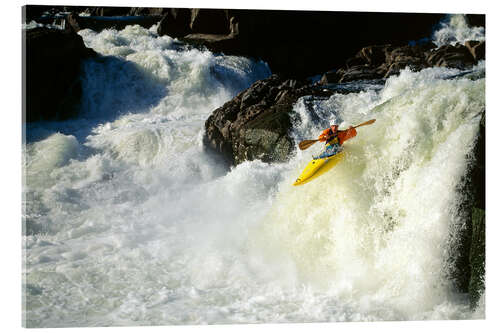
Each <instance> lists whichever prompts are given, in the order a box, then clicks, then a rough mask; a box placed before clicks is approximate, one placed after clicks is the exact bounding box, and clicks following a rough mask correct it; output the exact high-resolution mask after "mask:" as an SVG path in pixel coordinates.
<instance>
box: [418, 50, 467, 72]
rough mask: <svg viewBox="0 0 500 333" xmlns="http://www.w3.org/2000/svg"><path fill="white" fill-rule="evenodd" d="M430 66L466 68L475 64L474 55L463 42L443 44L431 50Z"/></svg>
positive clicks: (428, 59)
mask: <svg viewBox="0 0 500 333" xmlns="http://www.w3.org/2000/svg"><path fill="white" fill-rule="evenodd" d="M426 61H427V63H428V64H429V65H430V66H438V67H450V68H460V69H465V68H468V67H472V66H473V65H474V64H475V60H474V57H473V56H472V54H471V53H470V51H469V50H468V49H467V47H465V46H464V45H462V44H457V45H443V46H441V47H440V48H438V49H437V50H435V51H433V52H431V53H430V54H429V55H428V57H427V59H426Z"/></svg>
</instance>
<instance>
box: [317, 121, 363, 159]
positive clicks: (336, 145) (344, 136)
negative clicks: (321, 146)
mask: <svg viewBox="0 0 500 333" xmlns="http://www.w3.org/2000/svg"><path fill="white" fill-rule="evenodd" d="M338 128H339V126H338V125H331V126H330V127H329V128H327V129H325V130H324V131H323V132H322V133H321V135H320V136H319V137H318V140H319V141H321V142H325V145H326V147H325V151H324V152H323V153H321V155H319V156H313V158H314V159H315V160H317V159H318V158H325V157H330V156H333V155H335V154H338V153H340V152H341V151H342V150H343V148H342V145H343V144H344V142H345V141H347V140H349V139H351V138H353V137H355V136H356V134H358V133H357V132H356V129H355V128H354V127H352V126H349V128H348V129H346V130H342V131H339V129H338Z"/></svg>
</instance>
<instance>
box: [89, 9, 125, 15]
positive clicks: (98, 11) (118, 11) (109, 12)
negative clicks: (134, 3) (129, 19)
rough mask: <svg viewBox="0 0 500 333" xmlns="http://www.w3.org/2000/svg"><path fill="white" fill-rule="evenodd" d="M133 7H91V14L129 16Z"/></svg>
mask: <svg viewBox="0 0 500 333" xmlns="http://www.w3.org/2000/svg"><path fill="white" fill-rule="evenodd" d="M131 10H132V8H131V7H89V10H88V11H89V13H90V15H91V16H128V15H129V13H130V12H131Z"/></svg>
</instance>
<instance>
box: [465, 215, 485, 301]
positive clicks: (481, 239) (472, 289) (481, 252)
mask: <svg viewBox="0 0 500 333" xmlns="http://www.w3.org/2000/svg"><path fill="white" fill-rule="evenodd" d="M485 216H486V215H485V211H484V209H480V208H474V209H473V210H472V235H471V237H472V239H471V247H470V256H469V261H470V282H469V299H470V307H471V308H472V309H474V308H475V307H476V306H477V303H478V301H479V298H480V297H481V295H482V294H483V293H484V290H485V284H484V273H485V269H484V268H485V264H484V263H485V247H486V245H485Z"/></svg>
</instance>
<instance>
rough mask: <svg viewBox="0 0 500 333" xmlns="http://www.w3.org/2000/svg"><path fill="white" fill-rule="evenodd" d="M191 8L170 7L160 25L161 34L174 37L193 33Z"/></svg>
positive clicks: (159, 32) (159, 31)
mask: <svg viewBox="0 0 500 333" xmlns="http://www.w3.org/2000/svg"><path fill="white" fill-rule="evenodd" d="M190 23H191V10H190V9H186V8H170V9H169V10H168V11H167V13H166V14H165V15H164V16H163V17H162V19H161V21H160V23H159V25H158V34H159V35H160V36H163V35H168V36H170V37H172V38H179V37H184V36H186V35H187V34H189V33H191V27H190Z"/></svg>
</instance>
